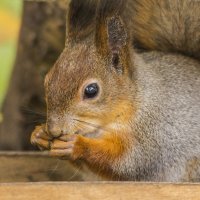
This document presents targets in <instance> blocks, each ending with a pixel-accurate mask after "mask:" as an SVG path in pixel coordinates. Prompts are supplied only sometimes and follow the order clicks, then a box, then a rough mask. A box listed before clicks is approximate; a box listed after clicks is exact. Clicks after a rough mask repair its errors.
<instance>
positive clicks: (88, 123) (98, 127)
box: [73, 118, 109, 132]
mask: <svg viewBox="0 0 200 200" xmlns="http://www.w3.org/2000/svg"><path fill="white" fill-rule="evenodd" d="M73 120H75V121H78V122H81V123H84V124H86V125H88V126H91V127H94V128H97V129H100V130H104V131H107V132H108V131H109V130H108V129H106V128H102V127H101V126H97V125H95V124H92V123H90V122H86V121H83V120H79V119H75V118H74V119H73Z"/></svg>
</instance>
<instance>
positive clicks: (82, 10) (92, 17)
mask: <svg viewBox="0 0 200 200" xmlns="http://www.w3.org/2000/svg"><path fill="white" fill-rule="evenodd" d="M97 5H98V1H96V0H95V1H93V0H84V1H81V0H72V1H71V2H70V4H69V8H68V14H67V38H70V39H72V40H80V39H83V38H85V37H87V36H88V35H89V34H90V33H91V32H92V31H93V30H95V24H96V9H97Z"/></svg>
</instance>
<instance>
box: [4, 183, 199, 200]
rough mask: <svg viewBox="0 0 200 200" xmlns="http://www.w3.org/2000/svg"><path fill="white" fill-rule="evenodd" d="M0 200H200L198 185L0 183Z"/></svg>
mask: <svg viewBox="0 0 200 200" xmlns="http://www.w3.org/2000/svg"><path fill="white" fill-rule="evenodd" d="M0 195H1V196H0V199H1V200H13V199H15V200H38V199H41V200H55V199H62V200H65V199H66V200H71V199H74V200H86V199H87V200H199V199H200V185H198V184H183V185H181V184H156V183H149V184H146V183H130V182H127V183H117V182H111V183H107V182H99V183H97V182H94V183H35V184H0Z"/></svg>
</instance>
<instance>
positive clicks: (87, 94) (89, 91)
mask: <svg viewBox="0 0 200 200" xmlns="http://www.w3.org/2000/svg"><path fill="white" fill-rule="evenodd" d="M98 93H99V86H98V85H97V83H92V84H89V85H88V86H87V87H86V88H85V91H84V98H86V99H92V98H94V97H96V96H97V94H98Z"/></svg>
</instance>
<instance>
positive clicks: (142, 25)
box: [31, 0, 200, 182]
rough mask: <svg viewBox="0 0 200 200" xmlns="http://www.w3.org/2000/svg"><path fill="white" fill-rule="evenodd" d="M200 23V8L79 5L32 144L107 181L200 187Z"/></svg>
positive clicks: (152, 1)
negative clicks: (195, 184)
mask: <svg viewBox="0 0 200 200" xmlns="http://www.w3.org/2000/svg"><path fill="white" fill-rule="evenodd" d="M197 22H198V23H197ZM199 22H200V4H199V2H197V1H190V0H182V1H179V0H167V1H162V0H161V1H158V0H148V1H147V0H141V1H139V0H135V1H131V0H127V1H123V0H117V1H113V0H109V1H104V0H100V1H91V0H88V1H78V0H72V1H71V3H70V6H69V12H68V30H67V33H68V34H67V39H66V47H65V49H64V51H63V52H62V54H61V56H60V57H59V59H58V60H57V62H56V63H55V65H54V66H53V68H52V69H51V70H50V72H49V73H48V74H47V75H46V78H45V90H46V102H47V122H46V124H45V125H41V126H38V127H36V129H35V130H34V131H33V133H32V136H31V142H32V143H33V144H35V145H37V146H39V147H40V148H42V149H45V150H48V151H49V153H50V155H52V156H56V157H60V158H66V159H69V160H71V161H72V162H74V163H76V161H79V164H81V165H86V166H87V167H88V168H89V169H90V170H91V171H92V172H94V173H96V174H97V175H98V176H100V177H102V178H103V179H104V178H105V179H106V180H134V181H170V182H178V181H200V123H199V121H200V92H199V91H200V63H199V60H198V58H199V57H198V56H199V53H200V51H199V49H200V42H199V41H200V32H199V31H198V30H199V29H200V26H199ZM139 47H141V48H140V50H138V49H137V48H139ZM191 57H193V58H191Z"/></svg>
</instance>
